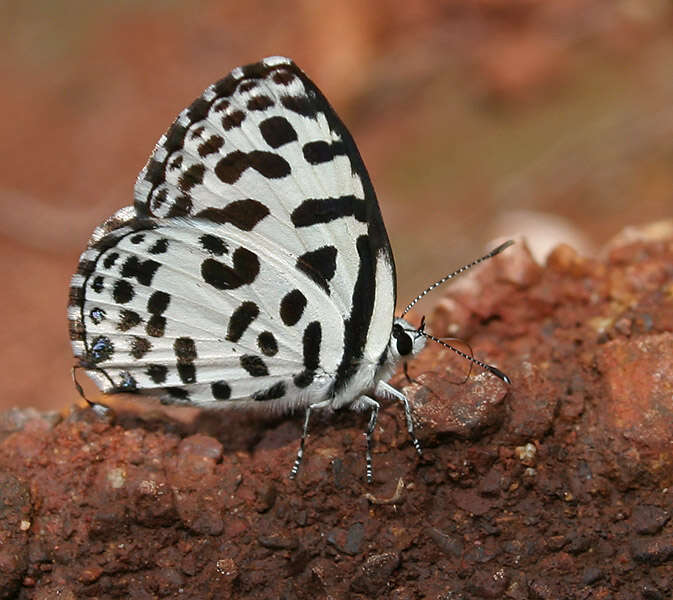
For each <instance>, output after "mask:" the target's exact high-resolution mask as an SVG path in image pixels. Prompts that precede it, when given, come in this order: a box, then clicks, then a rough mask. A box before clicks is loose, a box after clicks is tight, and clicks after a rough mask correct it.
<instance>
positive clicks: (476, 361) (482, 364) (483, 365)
mask: <svg viewBox="0 0 673 600" xmlns="http://www.w3.org/2000/svg"><path fill="white" fill-rule="evenodd" d="M418 333H420V334H421V335H423V336H425V337H426V338H428V339H430V340H432V341H433V342H437V343H438V344H441V345H442V346H444V348H448V349H449V350H452V351H453V352H455V353H456V354H457V355H458V356H460V357H462V358H464V359H466V360H469V361H470V362H472V363H474V364H475V365H478V366H480V367H481V368H482V369H484V370H485V371H488V372H489V373H492V374H493V375H495V376H496V377H498V378H499V379H502V380H503V381H504V382H505V383H512V380H511V379H510V378H509V377H507V375H505V374H504V373H503V372H502V371H501V370H500V369H498V368H496V367H494V366H492V365H488V364H486V363H485V362H483V361H481V360H479V359H478V358H474V356H470V355H469V354H466V353H465V352H462V351H461V350H458V348H454V347H453V346H451V345H450V344H447V343H446V342H443V341H442V340H440V339H439V338H438V337H435V336H434V335H432V334H431V333H427V332H425V331H420V330H419V331H418Z"/></svg>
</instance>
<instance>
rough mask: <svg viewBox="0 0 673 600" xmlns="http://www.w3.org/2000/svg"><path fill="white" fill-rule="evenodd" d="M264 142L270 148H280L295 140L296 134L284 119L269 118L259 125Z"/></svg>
mask: <svg viewBox="0 0 673 600" xmlns="http://www.w3.org/2000/svg"><path fill="white" fill-rule="evenodd" d="M259 131H260V133H261V134H262V137H263V138H264V141H265V142H266V143H267V144H269V146H271V147H272V148H274V149H275V148H280V147H281V146H284V145H285V144H289V143H290V142H294V141H296V140H297V132H296V131H295V130H294V127H292V124H291V123H290V121H288V120H287V119H286V118H285V117H278V116H277V117H269V118H268V119H266V120H264V121H262V122H261V123H260V124H259Z"/></svg>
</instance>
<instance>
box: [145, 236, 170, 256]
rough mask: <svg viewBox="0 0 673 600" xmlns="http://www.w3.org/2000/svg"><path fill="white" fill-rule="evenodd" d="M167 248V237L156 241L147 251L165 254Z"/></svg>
mask: <svg viewBox="0 0 673 600" xmlns="http://www.w3.org/2000/svg"><path fill="white" fill-rule="evenodd" d="M166 250H168V240H167V239H166V238H161V239H160V240H157V241H156V242H154V244H152V246H151V247H150V248H149V249H148V250H147V251H148V252H149V253H150V254H163V253H164V252H166Z"/></svg>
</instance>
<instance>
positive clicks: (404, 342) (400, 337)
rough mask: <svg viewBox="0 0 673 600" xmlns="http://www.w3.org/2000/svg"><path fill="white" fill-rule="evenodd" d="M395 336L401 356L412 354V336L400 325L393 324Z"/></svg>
mask: <svg viewBox="0 0 673 600" xmlns="http://www.w3.org/2000/svg"><path fill="white" fill-rule="evenodd" d="M393 337H394V338H395V340H397V353H398V354H399V355H400V356H406V355H407V354H411V351H412V349H413V347H414V344H413V342H412V341H411V336H410V335H409V334H408V333H407V332H406V331H404V329H402V327H400V326H399V325H393Z"/></svg>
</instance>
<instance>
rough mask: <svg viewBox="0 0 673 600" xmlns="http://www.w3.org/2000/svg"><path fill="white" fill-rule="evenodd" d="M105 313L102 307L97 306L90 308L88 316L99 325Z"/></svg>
mask: <svg viewBox="0 0 673 600" xmlns="http://www.w3.org/2000/svg"><path fill="white" fill-rule="evenodd" d="M106 315H107V313H106V312H105V311H104V310H103V309H102V308H99V307H98V306H96V307H94V308H92V309H91V310H90V311H89V318H90V319H91V320H92V321H93V322H94V323H95V324H96V325H100V324H101V323H102V322H103V321H104V320H105V317H106Z"/></svg>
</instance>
